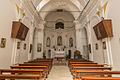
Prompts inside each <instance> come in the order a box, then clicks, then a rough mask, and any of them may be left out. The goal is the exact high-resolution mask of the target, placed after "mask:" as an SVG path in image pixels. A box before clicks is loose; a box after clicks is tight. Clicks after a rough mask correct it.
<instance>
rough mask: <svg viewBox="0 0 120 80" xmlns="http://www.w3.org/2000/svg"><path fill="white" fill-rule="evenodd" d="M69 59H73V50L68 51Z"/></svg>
mask: <svg viewBox="0 0 120 80" xmlns="http://www.w3.org/2000/svg"><path fill="white" fill-rule="evenodd" d="M68 55H69V59H71V50H68Z"/></svg>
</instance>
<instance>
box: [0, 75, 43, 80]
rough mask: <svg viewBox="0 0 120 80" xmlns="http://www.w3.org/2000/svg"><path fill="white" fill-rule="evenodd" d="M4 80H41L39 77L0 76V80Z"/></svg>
mask: <svg viewBox="0 0 120 80" xmlns="http://www.w3.org/2000/svg"><path fill="white" fill-rule="evenodd" d="M5 79H35V80H43V78H42V79H41V78H40V75H0V80H5Z"/></svg>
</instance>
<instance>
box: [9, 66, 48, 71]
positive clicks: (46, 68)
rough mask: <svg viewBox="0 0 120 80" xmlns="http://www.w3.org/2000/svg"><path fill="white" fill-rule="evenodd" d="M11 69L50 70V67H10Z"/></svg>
mask: <svg viewBox="0 0 120 80" xmlns="http://www.w3.org/2000/svg"><path fill="white" fill-rule="evenodd" d="M10 67H11V69H45V70H49V68H48V66H10Z"/></svg>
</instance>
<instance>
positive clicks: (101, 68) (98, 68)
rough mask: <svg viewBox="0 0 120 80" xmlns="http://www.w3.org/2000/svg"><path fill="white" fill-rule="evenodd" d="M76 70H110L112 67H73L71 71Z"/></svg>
mask: <svg viewBox="0 0 120 80" xmlns="http://www.w3.org/2000/svg"><path fill="white" fill-rule="evenodd" d="M76 70H112V67H74V68H73V69H71V72H74V71H76Z"/></svg>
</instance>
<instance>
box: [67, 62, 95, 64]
mask: <svg viewBox="0 0 120 80" xmlns="http://www.w3.org/2000/svg"><path fill="white" fill-rule="evenodd" d="M69 64H97V63H93V62H70V63H69Z"/></svg>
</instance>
